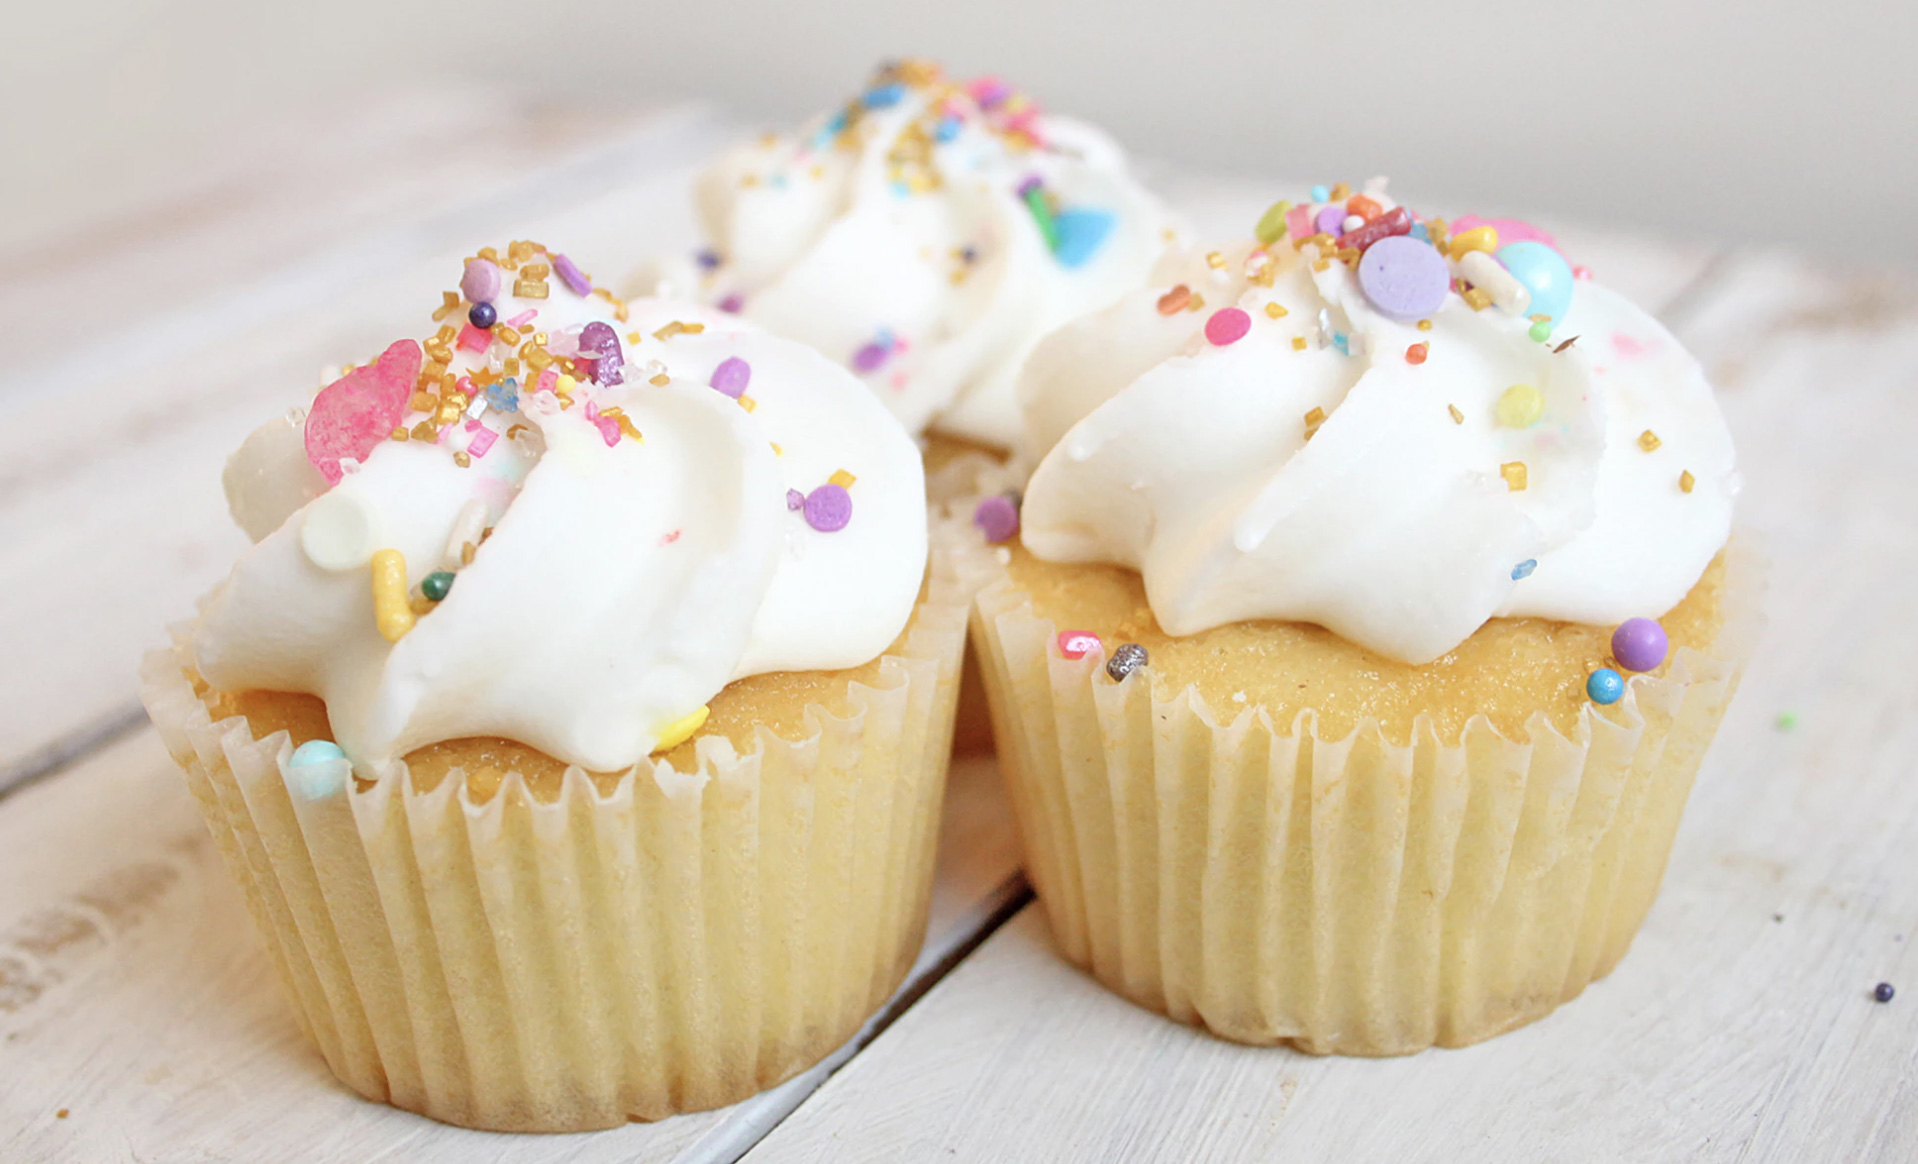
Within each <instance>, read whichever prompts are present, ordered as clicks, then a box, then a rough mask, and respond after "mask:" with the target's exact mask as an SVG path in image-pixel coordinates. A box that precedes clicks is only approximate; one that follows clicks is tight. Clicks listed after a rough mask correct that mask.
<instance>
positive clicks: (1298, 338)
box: [1292, 335, 1305, 352]
mask: <svg viewBox="0 0 1918 1164" xmlns="http://www.w3.org/2000/svg"><path fill="white" fill-rule="evenodd" d="M1292 350H1293V351H1295V352H1302V351H1304V350H1305V337H1304V336H1302V335H1295V336H1293V337H1292Z"/></svg>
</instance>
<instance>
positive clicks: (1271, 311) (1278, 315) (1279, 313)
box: [1265, 302, 1289, 319]
mask: <svg viewBox="0 0 1918 1164" xmlns="http://www.w3.org/2000/svg"><path fill="white" fill-rule="evenodd" d="M1288 314H1289V312H1287V311H1286V310H1285V308H1284V307H1281V306H1280V305H1279V304H1278V303H1276V302H1274V303H1268V304H1266V305H1265V316H1266V318H1267V319H1284V318H1285V317H1286V316H1287V315H1288Z"/></svg>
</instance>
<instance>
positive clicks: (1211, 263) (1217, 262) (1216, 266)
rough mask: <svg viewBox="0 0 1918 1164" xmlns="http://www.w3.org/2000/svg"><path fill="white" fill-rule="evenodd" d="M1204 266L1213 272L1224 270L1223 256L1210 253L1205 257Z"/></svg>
mask: <svg viewBox="0 0 1918 1164" xmlns="http://www.w3.org/2000/svg"><path fill="white" fill-rule="evenodd" d="M1205 265H1206V266H1208V267H1211V268H1212V269H1213V270H1215V271H1223V270H1225V256H1224V255H1222V254H1220V253H1219V252H1217V251H1212V252H1210V253H1208V254H1207V255H1206V256H1205Z"/></svg>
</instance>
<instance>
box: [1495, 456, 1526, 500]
mask: <svg viewBox="0 0 1918 1164" xmlns="http://www.w3.org/2000/svg"><path fill="white" fill-rule="evenodd" d="M1498 475H1499V476H1501V477H1503V478H1505V487H1506V488H1507V489H1510V490H1511V491H1512V492H1514V493H1522V492H1524V490H1525V462H1524V461H1507V462H1505V463H1504V464H1503V465H1500V466H1499V467H1498Z"/></svg>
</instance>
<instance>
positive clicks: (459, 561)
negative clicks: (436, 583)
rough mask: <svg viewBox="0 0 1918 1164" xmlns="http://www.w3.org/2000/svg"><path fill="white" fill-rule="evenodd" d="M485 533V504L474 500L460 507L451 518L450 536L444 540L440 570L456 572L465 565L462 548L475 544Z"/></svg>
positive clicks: (465, 560)
mask: <svg viewBox="0 0 1918 1164" xmlns="http://www.w3.org/2000/svg"><path fill="white" fill-rule="evenodd" d="M485 532H486V503H485V502H484V501H481V500H479V499H478V498H474V499H473V500H470V501H468V502H467V503H466V504H465V505H462V506H460V511H459V513H458V515H456V516H455V517H454V518H453V531H452V534H451V535H450V536H449V537H448V538H447V539H446V549H445V551H444V552H443V553H442V554H441V555H440V563H441V566H442V568H443V569H447V570H457V569H459V568H460V567H461V566H464V565H466V564H467V558H466V556H465V554H464V553H462V552H461V549H462V547H464V546H466V545H469V544H474V543H477V542H478V541H479V540H480V535H481V534H483V533H485Z"/></svg>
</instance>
